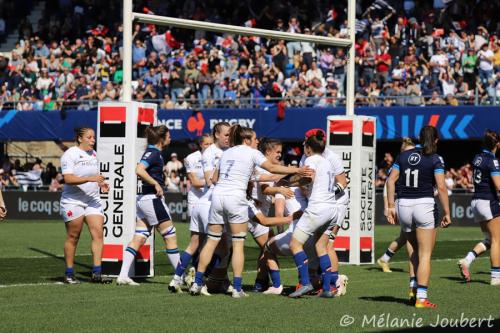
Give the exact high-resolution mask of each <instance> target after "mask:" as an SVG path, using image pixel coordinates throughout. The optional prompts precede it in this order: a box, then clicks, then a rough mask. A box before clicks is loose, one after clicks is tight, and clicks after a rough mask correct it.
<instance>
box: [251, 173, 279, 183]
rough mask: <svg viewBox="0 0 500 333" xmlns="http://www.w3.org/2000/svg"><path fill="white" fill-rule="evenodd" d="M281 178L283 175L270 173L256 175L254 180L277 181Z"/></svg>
mask: <svg viewBox="0 0 500 333" xmlns="http://www.w3.org/2000/svg"><path fill="white" fill-rule="evenodd" d="M282 178H283V175H273V174H270V173H265V174H260V175H258V176H257V177H256V179H255V180H256V181H258V182H262V183H268V182H279V181H280V180H281V179H282Z"/></svg>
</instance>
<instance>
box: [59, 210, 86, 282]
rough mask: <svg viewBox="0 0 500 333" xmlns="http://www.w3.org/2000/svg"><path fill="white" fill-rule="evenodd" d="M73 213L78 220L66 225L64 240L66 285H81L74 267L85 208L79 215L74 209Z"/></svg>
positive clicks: (75, 219)
mask: <svg viewBox="0 0 500 333" xmlns="http://www.w3.org/2000/svg"><path fill="white" fill-rule="evenodd" d="M80 208H81V207H80ZM72 211H74V212H73V213H72V214H70V215H73V216H76V218H74V219H72V220H69V221H67V222H66V223H65V224H64V226H65V227H66V239H65V240H64V261H65V263H66V269H65V272H64V283H68V284H76V283H80V282H79V281H78V280H77V279H75V272H74V268H73V266H74V261H75V253H76V247H77V245H78V240H79V239H80V234H81V232H82V227H83V221H84V215H83V214H84V212H83V208H81V213H77V209H72ZM78 215H79V216H78Z"/></svg>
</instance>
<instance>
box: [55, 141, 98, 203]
mask: <svg viewBox="0 0 500 333" xmlns="http://www.w3.org/2000/svg"><path fill="white" fill-rule="evenodd" d="M61 169H62V174H63V175H67V174H73V175H75V176H78V177H89V176H97V175H99V162H98V161H97V154H96V152H95V151H94V150H92V151H89V152H86V151H84V150H81V149H80V148H78V147H76V146H75V147H71V148H69V149H68V150H66V152H64V154H63V156H62V157H61ZM90 200H100V197H99V185H98V184H97V182H87V183H84V184H80V185H69V184H64V188H63V191H62V195H61V202H65V203H86V202H88V201H90Z"/></svg>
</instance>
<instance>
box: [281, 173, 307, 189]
mask: <svg viewBox="0 0 500 333" xmlns="http://www.w3.org/2000/svg"><path fill="white" fill-rule="evenodd" d="M311 180H312V179H311V177H302V176H301V175H289V176H286V177H283V178H281V179H280V180H279V181H278V182H277V183H276V185H277V186H289V187H301V186H306V185H308V184H309V183H311Z"/></svg>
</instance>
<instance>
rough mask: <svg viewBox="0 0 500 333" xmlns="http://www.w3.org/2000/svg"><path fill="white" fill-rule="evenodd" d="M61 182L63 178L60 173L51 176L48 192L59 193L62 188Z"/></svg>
mask: <svg viewBox="0 0 500 333" xmlns="http://www.w3.org/2000/svg"><path fill="white" fill-rule="evenodd" d="M62 182H63V176H62V175H61V173H59V172H57V173H55V174H54V175H52V178H51V181H50V185H49V192H58V191H61V190H62V188H63V185H62V184H61V183H62Z"/></svg>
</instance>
